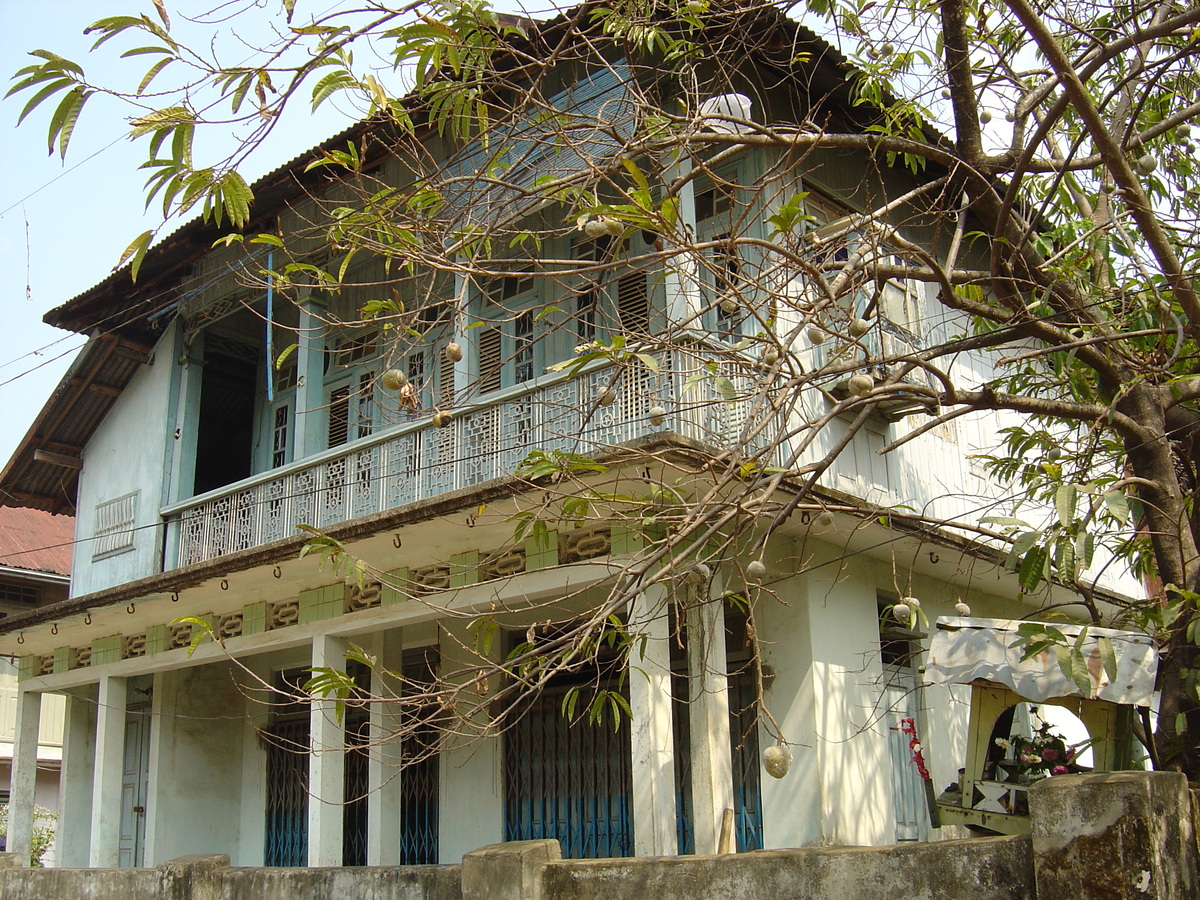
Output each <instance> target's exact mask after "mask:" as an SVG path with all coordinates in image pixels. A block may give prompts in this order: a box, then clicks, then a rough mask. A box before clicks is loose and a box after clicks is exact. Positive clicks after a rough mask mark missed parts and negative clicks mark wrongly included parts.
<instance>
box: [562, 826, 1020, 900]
mask: <svg viewBox="0 0 1200 900" xmlns="http://www.w3.org/2000/svg"><path fill="white" fill-rule="evenodd" d="M631 897H637V898H646V900H650V898H655V900H729V898H733V897H738V898H743V897H744V898H753V900H897V898H901V897H920V898H921V900H1032V898H1033V897H1034V890H1033V859H1032V847H1031V843H1030V840H1029V837H1028V836H1027V835H1019V836H1016V837H998V838H975V839H972V840H966V841H940V842H937V843H930V844H902V845H897V846H892V847H850V848H831V849H812V850H761V851H758V852H756V853H741V854H737V855H728V856H691V857H674V858H670V859H604V860H595V861H591V860H579V861H575V860H573V861H571V862H562V863H551V864H549V865H547V866H546V869H545V875H544V878H543V898H544V900H627V898H631Z"/></svg>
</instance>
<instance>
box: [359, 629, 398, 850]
mask: <svg viewBox="0 0 1200 900" xmlns="http://www.w3.org/2000/svg"><path fill="white" fill-rule="evenodd" d="M371 651H372V653H374V654H375V657H376V659H377V661H378V664H377V665H376V667H375V669H374V670H373V671H372V672H371V694H372V695H373V696H374V697H387V696H395V695H396V694H397V693H399V691H400V690H401V685H400V684H399V683H397V682H396V680H395V679H392V678H389V677H388V676H387V675H385V674H384V673H383V672H382V671H381V670H382V669H388V670H389V671H392V672H399V671H400V670H401V668H402V666H403V664H404V636H403V632H402V631H401V630H400V629H396V630H394V631H385V632H383V633H382V634H376V635H374V640H373V641H372V647H371ZM390 707H391V704H388V703H381V702H375V703H372V704H371V723H370V727H371V737H370V746H371V750H370V756H368V758H367V786H368V789H369V790H370V794H369V795H368V796H367V865H368V866H395V865H399V863H400V811H401V801H402V797H401V792H400V784H401V779H402V778H403V777H404V774H403V773H402V772H401V771H400V763H401V761H402V757H401V752H400V741H399V740H388V736H389V735H390V734H392V733H393V732H394V731H395V730H396V726H397V725H398V724H399V723H398V722H396V721H395V719H394V716H393V713H392V709H391V708H390Z"/></svg>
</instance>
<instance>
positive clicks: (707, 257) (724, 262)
mask: <svg viewBox="0 0 1200 900" xmlns="http://www.w3.org/2000/svg"><path fill="white" fill-rule="evenodd" d="M713 179H714V180H713V181H709V180H708V179H703V180H701V181H699V182H697V184H696V194H695V197H696V235H697V238H698V240H700V241H703V242H705V243H711V244H712V246H711V247H709V249H708V250H707V251H706V253H705V254H704V258H703V259H702V260H701V262H700V272H699V280H700V288H701V295H702V297H703V300H704V307H705V310H704V316H703V322H704V326H705V327H706V328H707V329H708V331H709V332H711V333H712V334H713V335H714V336H715V337H718V338H722V339H726V340H730V339H737V338H739V337H740V336H741V334H742V330H743V327H744V326H748V324H749V323H750V322H752V321H753V319H751V318H750V317H749V316H748V311H749V309H748V306H747V304H748V303H749V302H750V300H751V292H752V288H753V286H752V285H750V284H748V283H747V281H746V277H745V276H746V272H745V262H744V260H743V259H742V256H741V254H740V253H739V250H738V244H737V241H738V238H739V237H740V236H743V235H744V234H745V231H744V228H743V226H744V225H745V223H744V222H743V221H742V220H743V219H744V218H745V201H742V200H740V199H739V197H738V192H739V188H738V182H739V176H738V173H737V171H736V170H734V171H729V172H726V173H724V174H720V175H714V176H713Z"/></svg>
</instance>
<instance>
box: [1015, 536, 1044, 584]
mask: <svg viewBox="0 0 1200 900" xmlns="http://www.w3.org/2000/svg"><path fill="white" fill-rule="evenodd" d="M1046 557H1047V553H1046V548H1045V547H1031V548H1030V550H1029V552H1028V553H1026V554H1025V558H1024V559H1023V560H1021V570H1020V576H1019V580H1020V582H1021V588H1022V589H1023V590H1025V591H1026V592H1027V593H1028V592H1029V591H1032V590H1033V589H1034V588H1036V587H1037V586H1038V584H1040V583H1041V580H1042V576H1043V575H1044V574H1045V569H1046Z"/></svg>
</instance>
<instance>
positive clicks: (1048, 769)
mask: <svg viewBox="0 0 1200 900" xmlns="http://www.w3.org/2000/svg"><path fill="white" fill-rule="evenodd" d="M995 743H996V746H997V747H1000V748H1001V749H1002V750H1004V752H1005V755H1006V756H1007V757H1008V758H1010V759H1012V760H1014V761H1015V762H1016V763H1017V773H1018V774H1019V775H1024V776H1026V777H1027V779H1028V780H1029V781H1036V780H1038V779H1039V778H1046V777H1048V776H1050V775H1066V774H1067V773H1069V772H1079V771H1082V770H1081V769H1080V767H1079V766H1078V765H1076V764H1075V757H1076V756H1078V755H1079V748H1078V747H1069V746H1067V742H1066V741H1064V740H1063V739H1062V737H1060V736H1059V735H1057V734H1055V733H1054V732H1053V731H1051V730H1050V723H1048V722H1043V723H1042V724H1041V725H1040V726H1038V728H1036V729H1035V730H1034V732H1033V736H1032V737H1025V736H1024V735H1020V734H1014V735H1013V736H1012V737H1011V738H996V741H995Z"/></svg>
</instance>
